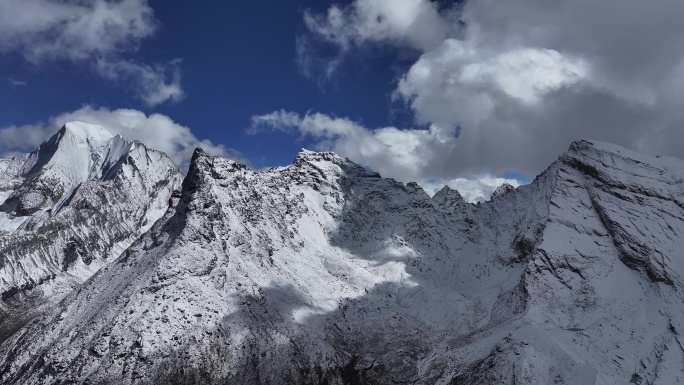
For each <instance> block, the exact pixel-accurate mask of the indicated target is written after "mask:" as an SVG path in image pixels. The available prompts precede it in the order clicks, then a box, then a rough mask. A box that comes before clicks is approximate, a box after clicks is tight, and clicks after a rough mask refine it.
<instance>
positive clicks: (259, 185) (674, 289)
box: [0, 141, 684, 385]
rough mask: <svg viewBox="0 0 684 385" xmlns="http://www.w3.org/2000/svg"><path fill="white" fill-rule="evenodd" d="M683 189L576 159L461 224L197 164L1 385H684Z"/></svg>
mask: <svg viewBox="0 0 684 385" xmlns="http://www.w3.org/2000/svg"><path fill="white" fill-rule="evenodd" d="M683 176H684V162H683V161H681V160H678V159H672V158H653V157H647V156H643V155H639V154H635V153H633V152H630V151H627V150H625V149H622V148H619V147H617V146H613V145H609V144H604V143H600V142H589V141H578V142H574V143H573V144H572V145H571V147H570V149H569V151H568V152H566V153H565V154H563V155H562V156H561V157H560V158H559V159H558V161H557V162H555V163H554V164H552V165H551V166H550V167H549V168H548V169H547V170H546V171H545V172H544V173H542V174H541V175H539V176H538V177H537V178H536V179H535V180H534V182H533V183H531V184H530V185H527V186H522V187H519V188H517V189H515V190H510V191H507V192H506V191H502V193H501V194H497V195H496V196H495V197H494V198H493V199H492V200H491V201H489V202H484V203H481V204H478V205H472V204H466V203H465V202H463V200H462V198H461V197H460V195H458V193H454V192H453V191H450V190H449V189H448V188H447V189H445V190H443V191H441V192H440V193H438V194H436V195H435V197H433V198H432V199H431V198H430V197H429V196H428V195H427V194H426V193H425V192H424V191H423V190H422V189H420V187H418V186H417V185H416V184H413V183H410V184H407V185H404V184H402V183H400V182H397V181H394V180H392V179H384V178H380V177H379V176H377V174H371V173H367V172H366V171H365V170H364V169H363V168H361V167H359V166H357V165H355V164H353V163H352V162H350V161H348V160H346V159H343V158H340V157H338V156H337V155H335V154H333V153H315V152H309V151H303V152H301V153H300V154H299V155H298V156H297V158H296V159H295V161H294V162H293V164H292V165H290V166H287V167H280V168H275V169H270V170H265V171H261V172H254V171H251V170H249V169H247V168H246V167H244V166H242V165H239V164H237V163H235V162H232V161H230V160H228V159H225V158H220V157H216V158H213V159H211V158H210V157H208V156H207V155H206V154H205V153H204V152H202V151H201V150H198V151H196V153H195V155H194V156H193V160H192V163H191V166H190V171H189V173H188V175H187V176H186V178H185V180H184V182H183V189H182V190H183V191H182V195H181V196H180V197H179V198H178V200H177V201H175V202H174V204H173V205H172V207H170V208H169V209H168V211H166V213H165V214H164V217H163V218H162V219H161V220H159V221H158V222H157V223H156V224H155V225H154V226H153V227H152V228H151V229H150V230H149V231H147V232H146V233H145V234H144V235H143V236H142V237H141V238H140V239H139V240H138V241H136V242H135V243H133V245H132V246H131V247H129V248H128V249H127V250H126V251H125V252H124V254H123V255H122V256H121V257H120V258H119V259H117V260H116V261H115V262H113V263H111V264H109V265H107V266H106V267H104V268H102V269H101V270H100V271H98V272H97V273H96V274H95V275H94V276H93V277H92V278H91V279H90V280H88V281H87V282H85V283H84V284H83V285H81V286H80V287H78V288H77V289H76V290H74V291H73V292H71V293H70V294H69V295H68V296H66V297H65V298H64V300H63V301H62V302H61V303H60V304H58V305H55V306H53V307H51V308H50V309H49V310H48V311H46V313H45V314H44V316H42V317H40V318H38V319H37V320H36V321H34V322H32V323H30V324H27V325H25V326H24V327H22V328H21V329H19V330H18V331H17V332H15V333H14V334H12V335H11V336H9V337H8V338H7V339H6V340H5V341H4V342H3V343H2V345H0V357H2V359H0V362H1V365H0V382H2V383H6V384H57V383H71V382H73V383H85V382H90V383H117V384H132V383H188V384H190V383H199V382H202V383H207V384H209V383H216V384H219V383H220V384H275V383H277V384H289V383H292V384H300V383H302V384H303V383H309V384H323V383H327V384H396V383H414V384H540V385H541V384H573V385H579V384H600V385H607V384H630V383H631V384H654V385H655V384H675V383H681V382H683V381H684V372H683V371H684V349H683V348H682V343H681V339H680V338H681V337H680V336H681V333H682V331H684V302H683V297H682V289H683V287H682V285H683V281H682V278H683V276H684V259H683V258H682V255H681V250H684V241H683V240H682V238H681V237H680V234H682V232H684V185H683V184H682V180H683V178H682V177H683Z"/></svg>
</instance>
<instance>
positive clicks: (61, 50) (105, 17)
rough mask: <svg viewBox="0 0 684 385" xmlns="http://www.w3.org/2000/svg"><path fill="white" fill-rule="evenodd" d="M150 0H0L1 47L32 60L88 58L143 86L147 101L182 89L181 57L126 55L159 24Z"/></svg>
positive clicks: (113, 76) (111, 74) (101, 69)
mask: <svg viewBox="0 0 684 385" xmlns="http://www.w3.org/2000/svg"><path fill="white" fill-rule="evenodd" d="M157 24H158V23H157V21H156V19H155V18H154V12H153V10H152V8H151V7H150V6H149V4H148V1H147V0H90V1H63V0H60V1H56V0H4V1H0V53H18V54H19V55H21V56H23V57H24V58H25V59H26V60H27V61H28V62H30V63H32V64H33V65H34V66H40V65H42V64H43V63H45V62H53V61H69V62H85V63H88V64H90V65H92V67H93V69H94V70H95V71H96V72H97V73H98V74H100V75H101V76H103V77H105V78H107V79H109V80H112V81H115V82H117V84H121V82H120V81H122V80H128V81H129V82H128V83H127V84H129V85H132V84H135V85H136V88H133V87H131V89H132V90H135V89H138V86H141V88H140V90H141V93H140V94H139V96H140V98H141V99H143V100H144V101H145V102H146V103H147V104H149V105H156V104H159V103H162V102H165V101H176V100H178V99H179V98H180V96H181V95H182V91H181V89H180V82H179V73H178V63H177V62H172V63H171V64H168V65H161V64H157V65H154V66H149V65H146V64H143V63H138V62H134V61H131V60H125V59H123V58H122V55H125V54H126V53H129V52H131V51H134V50H136V49H137V48H138V47H139V45H140V43H141V42H142V41H143V40H145V39H147V38H149V37H151V36H152V35H153V34H154V33H155V31H156V29H157Z"/></svg>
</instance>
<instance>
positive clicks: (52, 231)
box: [0, 122, 182, 340]
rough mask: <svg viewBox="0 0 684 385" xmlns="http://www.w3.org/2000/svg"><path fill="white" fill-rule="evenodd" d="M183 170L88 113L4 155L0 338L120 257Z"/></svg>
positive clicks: (0, 167) (156, 214)
mask: <svg viewBox="0 0 684 385" xmlns="http://www.w3.org/2000/svg"><path fill="white" fill-rule="evenodd" d="M181 179H182V175H181V173H180V172H179V171H178V168H177V167H176V166H175V165H174V163H173V162H172V161H171V160H170V159H169V158H168V157H167V156H166V155H165V154H163V153H161V152H158V151H153V150H149V149H147V148H146V147H145V146H144V145H143V144H142V143H140V142H129V141H126V140H125V139H123V138H122V137H121V136H118V135H117V136H113V135H111V134H110V133H109V132H108V131H106V130H105V129H104V128H102V127H99V126H93V125H87V124H83V123H78V122H74V123H68V124H66V125H65V126H64V127H62V129H60V130H59V132H57V134H55V135H54V136H53V137H52V138H50V139H49V140H48V141H47V142H45V143H43V144H41V145H40V146H39V147H38V148H37V149H36V150H35V151H33V152H32V153H30V154H25V155H20V156H17V157H14V158H11V159H2V160H0V203H1V204H0V293H1V295H2V304H1V305H0V340H2V339H4V338H5V337H6V336H7V334H8V333H9V332H11V331H13V330H15V329H16V328H17V327H19V326H21V324H22V323H23V321H25V319H26V318H27V317H30V315H31V314H35V312H36V310H37V308H40V305H42V304H46V303H49V302H55V301H57V300H59V299H60V298H61V297H62V296H63V295H64V294H66V293H67V292H68V291H69V290H70V289H71V288H72V287H74V286H75V285H77V284H80V283H82V282H84V281H85V280H86V279H87V278H89V277H90V276H91V275H92V274H94V273H95V272H96V271H97V270H98V269H99V268H101V267H102V266H105V265H106V264H108V263H109V262H111V261H113V260H114V259H116V258H117V257H118V256H119V255H120V254H121V253H122V252H123V251H124V250H125V249H126V248H128V246H130V245H131V243H133V241H134V240H135V239H137V238H138V237H139V236H140V235H141V234H143V233H144V232H146V231H147V230H148V229H149V228H150V227H151V226H152V225H153V224H154V222H156V221H157V219H159V218H160V217H161V216H162V215H163V214H164V212H166V210H167V208H168V205H169V199H170V198H171V195H172V192H173V191H174V190H178V189H179V188H180V183H181Z"/></svg>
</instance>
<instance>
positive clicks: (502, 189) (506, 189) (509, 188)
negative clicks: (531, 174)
mask: <svg viewBox="0 0 684 385" xmlns="http://www.w3.org/2000/svg"><path fill="white" fill-rule="evenodd" d="M514 190H515V187H513V186H512V185H510V184H508V183H504V184H502V185H501V186H499V187H497V188H496V190H494V192H493V193H492V197H491V198H490V199H494V198H496V197H499V196H502V195H504V194H506V193H507V192H509V191H514Z"/></svg>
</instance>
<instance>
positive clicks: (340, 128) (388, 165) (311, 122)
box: [251, 111, 455, 181]
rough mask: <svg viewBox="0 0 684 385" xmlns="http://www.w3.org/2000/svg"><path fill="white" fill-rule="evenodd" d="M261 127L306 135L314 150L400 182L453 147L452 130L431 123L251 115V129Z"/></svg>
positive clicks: (417, 175) (424, 171)
mask: <svg viewBox="0 0 684 385" xmlns="http://www.w3.org/2000/svg"><path fill="white" fill-rule="evenodd" d="M264 129H268V130H273V129H275V130H283V131H287V132H297V133H300V134H302V135H308V136H310V137H312V138H314V139H315V140H316V150H320V151H334V152H336V153H338V154H340V155H342V156H346V157H348V158H350V159H352V160H353V161H355V162H357V163H359V164H362V165H364V166H369V167H371V168H372V169H374V170H376V171H378V172H380V173H381V174H382V175H384V176H387V177H393V178H396V179H399V180H403V181H412V180H414V181H415V180H420V179H422V178H423V177H424V176H425V175H429V174H432V173H433V172H434V171H435V170H432V168H433V167H435V164H436V163H437V162H438V159H436V158H438V157H439V154H443V153H445V152H449V151H451V150H453V146H454V144H455V136H454V130H453V129H442V128H439V127H437V126H432V127H430V128H429V129H427V130H420V129H416V130H400V129H398V128H396V127H384V128H378V129H375V130H369V129H367V128H365V127H363V126H361V125H358V124H356V123H354V122H352V121H351V120H349V119H347V118H336V117H331V116H328V115H325V114H319V113H316V114H306V115H304V116H300V115H298V114H296V113H292V112H286V111H275V112H272V113H270V114H265V115H258V116H254V117H252V127H251V132H252V133H256V132H259V131H261V130H264Z"/></svg>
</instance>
